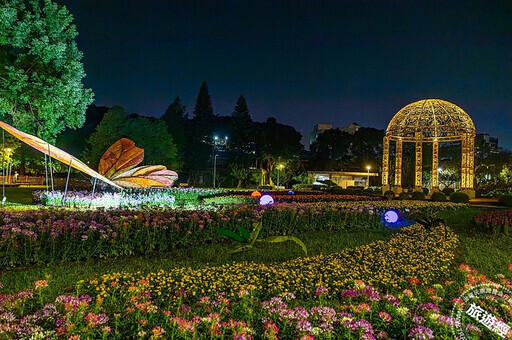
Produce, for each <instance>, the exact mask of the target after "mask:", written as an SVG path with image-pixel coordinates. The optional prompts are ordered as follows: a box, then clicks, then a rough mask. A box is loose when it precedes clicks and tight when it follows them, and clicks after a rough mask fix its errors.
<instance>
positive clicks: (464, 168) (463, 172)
mask: <svg viewBox="0 0 512 340" xmlns="http://www.w3.org/2000/svg"><path fill="white" fill-rule="evenodd" d="M460 145H461V152H462V155H461V163H460V188H461V189H462V190H464V189H466V183H467V177H468V161H467V158H468V140H467V137H466V135H462V139H461V141H460Z"/></svg>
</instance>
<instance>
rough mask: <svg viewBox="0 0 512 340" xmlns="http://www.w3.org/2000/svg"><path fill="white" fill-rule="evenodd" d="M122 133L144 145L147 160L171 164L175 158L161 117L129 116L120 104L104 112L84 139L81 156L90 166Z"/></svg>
mask: <svg viewBox="0 0 512 340" xmlns="http://www.w3.org/2000/svg"><path fill="white" fill-rule="evenodd" d="M148 136H151V138H148ZM123 137H126V138H129V139H131V140H133V141H134V142H135V144H136V145H137V146H138V147H140V148H142V149H144V161H145V163H146V164H163V165H166V166H169V167H171V168H172V167H173V165H174V164H175V162H176V161H177V158H176V157H177V150H176V145H175V144H174V142H173V139H172V136H171V135H170V134H169V133H168V132H167V126H166V125H165V123H164V122H163V121H159V120H155V119H150V118H145V117H141V116H133V115H131V116H128V115H127V114H126V112H125V110H124V109H123V108H122V107H121V106H114V107H113V108H112V109H110V110H109V111H108V112H107V113H106V114H105V115H104V116H103V119H102V120H101V123H100V124H99V125H98V126H97V127H96V131H95V132H94V133H93V134H92V135H91V136H90V137H89V139H88V141H87V149H86V151H85V155H84V159H85V160H86V161H88V162H89V164H91V165H93V166H95V165H97V164H98V162H99V160H100V158H101V156H102V155H103V153H104V152H105V151H106V150H107V149H108V148H109V147H110V146H111V145H112V144H114V143H115V142H116V141H118V140H119V139H121V138H123Z"/></svg>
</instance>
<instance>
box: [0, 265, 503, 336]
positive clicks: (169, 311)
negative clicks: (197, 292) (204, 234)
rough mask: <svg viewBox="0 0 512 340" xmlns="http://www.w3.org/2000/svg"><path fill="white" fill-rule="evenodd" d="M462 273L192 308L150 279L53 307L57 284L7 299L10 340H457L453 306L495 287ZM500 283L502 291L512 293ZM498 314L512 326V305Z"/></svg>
mask: <svg viewBox="0 0 512 340" xmlns="http://www.w3.org/2000/svg"><path fill="white" fill-rule="evenodd" d="M460 270H461V271H462V272H464V274H466V278H465V280H464V281H463V282H460V283H459V282H454V281H446V282H445V283H444V284H434V285H432V286H424V287H420V286H416V285H414V283H413V286H412V287H407V288H406V289H403V290H402V289H396V290H393V291H391V292H387V291H384V290H381V289H379V288H378V287H377V288H376V287H373V286H371V285H368V284H367V283H365V282H363V281H353V282H351V288H350V289H346V290H342V291H341V292H340V293H339V294H335V293H333V292H332V290H330V289H328V288H326V287H323V286H321V285H319V286H318V287H317V288H316V289H315V291H313V292H311V293H310V294H309V295H308V296H307V297H306V300H304V299H299V298H297V297H296V296H295V295H294V294H293V293H290V292H282V293H281V294H279V295H277V296H273V297H271V298H268V299H266V300H265V299H261V298H259V297H258V296H257V295H255V294H254V289H255V287H254V286H252V285H247V286H246V287H244V288H243V289H241V290H239V291H238V292H236V294H235V295H234V296H227V295H226V294H224V293H223V292H222V291H220V290H219V291H217V292H216V293H215V294H214V295H213V296H208V295H201V296H199V297H197V298H195V299H194V301H191V300H190V296H191V294H190V292H189V291H186V290H175V291H173V292H169V293H164V294H162V295H158V294H155V293H154V291H153V289H152V287H151V284H152V283H151V282H149V281H145V280H139V281H137V282H133V284H131V285H120V284H118V283H115V282H114V284H112V294H109V295H107V296H101V293H100V294H98V293H94V292H79V293H78V294H75V295H62V296H59V297H57V298H56V299H49V298H48V297H47V296H46V289H47V286H48V285H49V284H50V285H51V279H50V282H48V281H47V280H40V281H37V282H35V284H34V288H33V289H30V290H26V291H22V292H18V293H13V294H7V295H0V339H12V338H30V337H32V338H37V339H41V338H55V337H59V338H68V339H80V338H83V339H86V338H91V339H99V338H109V339H127V338H143V339H159V338H162V339H163V338H170V339H198V338H210V339H226V338H230V339H238V340H242V339H272V340H275V339H303V340H313V339H390V338H391V339H398V338H400V339H401V338H410V339H434V338H436V339H437V338H441V339H451V338H453V333H452V329H451V327H452V325H456V326H458V325H459V323H458V321H457V320H456V319H454V318H452V317H451V310H452V306H453V305H452V299H456V298H457V297H458V296H459V295H460V289H461V288H462V287H463V286H467V285H474V284H475V283H479V282H489V280H488V279H486V278H485V277H484V276H482V275H479V274H478V272H477V271H475V270H471V268H469V267H468V266H461V267H460ZM500 277H501V278H500V279H499V280H500V283H501V284H502V285H504V286H506V287H509V288H512V282H511V281H509V280H508V279H507V278H504V276H503V275H500ZM0 287H1V284H0ZM87 293H89V294H90V295H86V294H87ZM492 303H493V302H492V301H491V300H489V301H488V304H489V305H490V304H492ZM498 307H499V308H500V309H501V311H504V312H505V313H504V314H503V316H504V317H505V319H504V321H505V322H507V323H509V324H510V322H511V321H512V316H511V314H510V311H511V308H510V307H511V306H510V305H509V304H507V305H502V306H498ZM465 330H466V331H467V332H468V333H469V335H472V336H475V337H482V338H493V336H492V333H490V332H489V331H487V330H486V329H485V328H483V327H482V326H481V325H480V327H478V326H477V325H475V324H467V325H466V326H465Z"/></svg>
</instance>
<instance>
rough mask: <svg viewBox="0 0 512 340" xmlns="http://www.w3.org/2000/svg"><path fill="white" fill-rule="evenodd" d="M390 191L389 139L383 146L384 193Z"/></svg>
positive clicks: (386, 138)
mask: <svg viewBox="0 0 512 340" xmlns="http://www.w3.org/2000/svg"><path fill="white" fill-rule="evenodd" d="M388 190H389V137H387V136H386V137H384V143H383V144H382V193H385V192H386V191H388Z"/></svg>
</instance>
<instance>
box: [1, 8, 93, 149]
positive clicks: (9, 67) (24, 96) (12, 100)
mask: <svg viewBox="0 0 512 340" xmlns="http://www.w3.org/2000/svg"><path fill="white" fill-rule="evenodd" d="M0 3H1V4H0V119H2V120H5V121H7V122H8V123H10V124H12V125H13V126H15V127H16V128H18V129H21V130H23V131H25V132H27V133H30V134H34V135H36V136H38V137H41V138H43V139H45V140H47V141H49V142H54V141H55V137H56V135H57V134H58V133H59V132H62V131H63V130H64V129H65V128H66V127H70V128H78V127H80V126H81V125H82V124H83V123H84V120H85V115H84V114H85V110H86V108H87V106H88V105H89V104H90V103H91V102H92V100H93V93H92V91H91V90H90V89H86V88H84V86H83V84H82V79H83V78H84V77H85V73H84V69H83V64H82V62H81V61H80V60H81V59H82V53H81V52H80V51H79V50H78V48H77V46H76V43H75V41H74V39H75V37H76V36H77V31H76V27H75V25H74V24H73V17H72V15H71V14H70V13H69V12H68V10H67V9H66V7H64V6H61V5H58V4H56V3H54V2H52V1H51V0H42V1H38V0H30V1H23V0H4V1H2V2H0Z"/></svg>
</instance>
